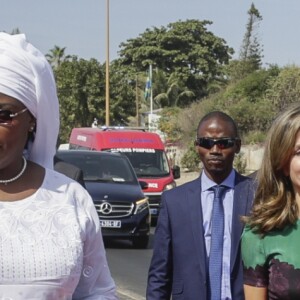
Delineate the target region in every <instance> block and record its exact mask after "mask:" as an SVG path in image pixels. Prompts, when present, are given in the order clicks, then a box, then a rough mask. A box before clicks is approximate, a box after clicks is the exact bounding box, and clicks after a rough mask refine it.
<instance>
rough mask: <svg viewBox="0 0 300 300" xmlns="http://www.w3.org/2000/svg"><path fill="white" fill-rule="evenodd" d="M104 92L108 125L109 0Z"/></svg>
mask: <svg viewBox="0 0 300 300" xmlns="http://www.w3.org/2000/svg"><path fill="white" fill-rule="evenodd" d="M105 86H106V94H105V96H106V97H105V112H106V113H105V116H106V118H105V125H106V126H107V127H108V126H109V0H106V83H105Z"/></svg>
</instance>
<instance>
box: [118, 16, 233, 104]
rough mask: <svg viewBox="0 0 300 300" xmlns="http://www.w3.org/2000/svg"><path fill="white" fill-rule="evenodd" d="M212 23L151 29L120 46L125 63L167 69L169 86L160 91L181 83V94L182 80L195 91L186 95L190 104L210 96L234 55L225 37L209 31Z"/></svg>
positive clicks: (180, 23)
mask: <svg viewBox="0 0 300 300" xmlns="http://www.w3.org/2000/svg"><path fill="white" fill-rule="evenodd" d="M211 24H212V22H210V21H198V20H187V21H178V22H175V23H170V24H169V25H168V26H167V27H161V28H157V27H154V28H152V29H147V30H146V31H145V32H144V33H142V34H140V35H139V37H137V38H135V39H129V40H127V42H124V43H122V44H121V45H120V47H121V50H120V52H119V53H120V58H121V63H122V64H123V65H127V66H131V68H133V69H135V71H136V72H137V71H145V70H146V69H147V68H148V66H149V64H153V66H154V67H155V68H158V69H159V70H163V71H164V72H165V73H166V76H167V80H169V78H170V77H171V76H172V79H171V82H170V84H169V85H168V88H167V89H166V90H165V91H160V93H165V94H167V92H168V89H169V88H170V87H171V86H174V83H175V82H177V84H176V86H177V87H176V89H177V92H176V93H177V94H178V95H179V94H181V93H182V92H184V90H183V91H182V90H180V89H178V87H179V85H178V82H180V85H182V86H184V87H185V88H186V90H187V91H191V92H192V93H193V94H194V97H192V99H191V97H186V96H185V99H184V101H183V102H184V105H187V104H189V103H191V102H192V101H195V100H196V99H200V98H202V97H204V96H205V95H207V93H208V91H207V88H208V85H209V84H210V83H211V82H213V81H217V80H220V79H222V80H223V65H225V64H227V63H228V61H229V59H230V57H231V54H233V50H232V49H231V48H230V47H228V46H227V45H226V42H225V40H223V39H222V38H219V37H217V36H215V35H214V34H213V33H212V32H210V31H208V30H207V28H206V27H207V26H208V25H211ZM153 85H154V86H155V81H154V80H153ZM171 90H172V89H171ZM173 90H174V89H173ZM190 95H191V94H190ZM155 96H157V95H156V94H154V97H155ZM165 99H167V97H166V98H165ZM181 106H183V104H182V103H181Z"/></svg>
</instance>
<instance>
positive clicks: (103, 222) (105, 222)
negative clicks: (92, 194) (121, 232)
mask: <svg viewBox="0 0 300 300" xmlns="http://www.w3.org/2000/svg"><path fill="white" fill-rule="evenodd" d="M100 224H101V227H106V228H121V221H111V220H100Z"/></svg>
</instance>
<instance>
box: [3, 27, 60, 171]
mask: <svg viewBox="0 0 300 300" xmlns="http://www.w3.org/2000/svg"><path fill="white" fill-rule="evenodd" d="M0 93H3V94H6V95H8V96H11V97H13V98H16V99H17V100H19V101H20V102H22V103H23V104H24V105H25V106H26V107H27V108H28V109H29V111H30V112H31V114H32V115H33V116H34V117H35V118H36V134H35V139H34V141H33V143H32V144H31V145H29V149H28V154H27V156H28V159H29V160H32V161H34V162H36V163H38V164H40V165H42V166H43V167H46V168H51V169H52V168H53V157H54V154H55V151H56V143H57V137H58V131H59V104H58V99H57V94H56V85H55V80H54V76H53V73H52V69H51V66H50V65H49V63H48V61H47V60H46V58H45V56H44V55H43V54H42V53H41V52H40V51H39V50H38V49H36V48H35V47H34V46H33V45H31V44H30V43H29V42H28V41H27V40H26V37H25V35H24V34H17V35H10V34H7V33H4V32H0Z"/></svg>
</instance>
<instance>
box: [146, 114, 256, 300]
mask: <svg viewBox="0 0 300 300" xmlns="http://www.w3.org/2000/svg"><path fill="white" fill-rule="evenodd" d="M195 145H196V150H197V152H198V154H199V157H200V159H201V161H202V164H203V171H202V172H201V174H200V176H199V178H198V179H196V180H194V181H191V182H189V183H186V184H184V185H181V186H179V187H177V188H174V189H172V190H170V191H166V192H164V193H163V195H162V207H161V210H160V214H159V218H158V223H157V227H156V232H155V238H154V248H153V257H152V260H151V264H150V268H149V274H148V286H147V300H162V299H164V300H167V299H171V297H172V299H173V300H179V299H185V300H221V299H222V300H223V299H227V300H243V299H244V293H243V273H242V272H243V271H242V263H241V256H240V237H241V234H242V230H243V224H242V222H241V221H240V216H242V215H246V214H247V213H248V212H249V210H250V207H251V205H252V200H253V196H254V188H253V183H252V180H251V179H250V178H248V177H245V176H242V175H241V174H239V173H238V172H237V171H235V170H234V169H233V160H234V157H235V154H237V153H239V151H240V148H241V141H240V139H239V135H238V130H237V126H236V124H235V122H234V121H233V120H232V118H231V117H230V116H228V115H227V114H225V113H223V112H220V111H214V112H211V113H209V114H207V115H206V116H204V117H203V118H202V119H201V121H200V122H199V125H198V128H197V138H196V141H195ZM220 186H222V187H224V189H225V192H224V195H223V198H222V199H221V202H219V203H221V204H219V205H221V206H222V211H223V213H222V214H223V215H222V218H223V219H224V221H223V222H221V223H222V224H223V225H222V226H223V228H222V230H223V231H222V237H221V238H219V240H220V241H218V242H221V243H222V246H220V247H219V248H217V252H219V253H217V254H218V256H219V258H220V263H219V265H220V268H221V271H220V272H219V274H218V276H215V278H212V277H213V276H211V274H212V273H213V272H214V271H215V270H213V268H214V267H213V266H212V265H213V263H214V261H212V260H218V259H215V258H212V256H213V255H212V254H211V253H210V252H214V253H215V252H216V251H215V250H214V251H210V250H211V249H212V248H213V246H212V245H213V242H212V241H213V239H216V237H218V235H217V234H213V233H212V232H215V231H213V229H212V226H213V225H212V223H213V222H212V218H213V217H212V216H213V215H214V213H213V209H214V206H215V200H216V199H215V198H214V191H213V188H214V187H220ZM223 219H222V220H223ZM215 223H218V222H215ZM219 223H220V222H219ZM214 226H215V225H214ZM214 243H215V242H214ZM219 245H220V244H219ZM214 248H215V246H214ZM218 278H219V279H218ZM216 280H217V281H218V282H217V283H214V281H216ZM218 287H219V290H220V291H219V295H218V296H216V295H215V290H216V289H217V288H218Z"/></svg>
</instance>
